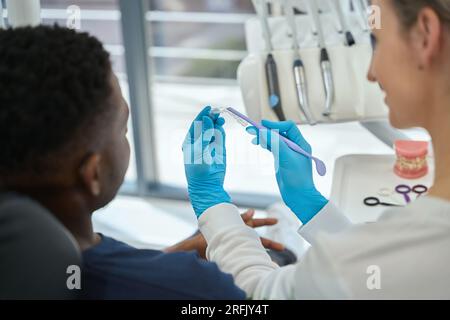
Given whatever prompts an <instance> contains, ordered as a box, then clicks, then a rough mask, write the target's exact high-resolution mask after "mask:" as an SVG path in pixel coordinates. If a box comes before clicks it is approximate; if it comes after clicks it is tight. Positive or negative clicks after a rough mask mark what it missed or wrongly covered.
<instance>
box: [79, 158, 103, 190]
mask: <svg viewBox="0 0 450 320" xmlns="http://www.w3.org/2000/svg"><path fill="white" fill-rule="evenodd" d="M100 172H101V156H100V155H99V154H97V153H93V154H91V155H89V156H88V157H87V158H86V159H85V160H84V161H83V163H82V165H81V169H80V175H81V181H82V184H83V186H84V187H85V189H86V191H87V192H88V193H89V194H91V195H92V196H95V197H96V196H99V195H100V193H101V182H100Z"/></svg>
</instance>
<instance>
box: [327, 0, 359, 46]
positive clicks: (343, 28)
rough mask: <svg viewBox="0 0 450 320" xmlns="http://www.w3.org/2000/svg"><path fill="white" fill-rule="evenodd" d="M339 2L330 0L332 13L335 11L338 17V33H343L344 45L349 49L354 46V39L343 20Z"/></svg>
mask: <svg viewBox="0 0 450 320" xmlns="http://www.w3.org/2000/svg"><path fill="white" fill-rule="evenodd" d="M339 1H340V0H331V3H332V5H333V8H334V11H336V15H337V16H338V21H339V24H340V32H339V33H343V32H345V43H346V45H347V46H349V47H351V46H353V45H355V44H356V42H355V38H354V37H353V34H352V32H351V31H350V28H349V26H348V24H347V22H346V20H345V19H344V13H343V12H342V7H341V4H340V2H339Z"/></svg>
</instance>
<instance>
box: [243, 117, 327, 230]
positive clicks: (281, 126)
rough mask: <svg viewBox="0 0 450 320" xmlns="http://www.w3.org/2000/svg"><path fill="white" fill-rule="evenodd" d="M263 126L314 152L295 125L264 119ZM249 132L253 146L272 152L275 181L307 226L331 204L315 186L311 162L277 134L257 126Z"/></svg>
mask: <svg viewBox="0 0 450 320" xmlns="http://www.w3.org/2000/svg"><path fill="white" fill-rule="evenodd" d="M262 125H263V126H264V127H266V128H268V129H271V130H278V132H279V133H280V134H281V135H283V136H285V137H287V138H288V139H290V140H292V141H293V142H295V143H297V144H298V145H299V146H300V147H301V148H302V149H303V150H305V151H306V152H308V153H311V146H310V145H309V144H308V142H306V140H305V139H304V138H303V136H302V134H301V133H300V130H299V129H298V128H297V126H296V124H295V123H294V122H292V121H285V122H271V121H267V120H263V121H262ZM247 132H249V133H250V134H253V135H256V136H257V137H256V138H254V139H253V141H252V143H253V144H259V145H261V146H262V147H263V148H265V149H267V150H269V151H271V152H272V154H273V156H274V160H275V171H276V179H277V183H278V187H279V189H280V192H281V196H282V198H283V201H284V202H285V203H286V205H287V206H288V207H289V208H290V209H291V210H292V212H294V214H295V215H296V216H297V217H298V218H299V219H300V221H301V222H302V223H303V224H306V223H308V222H309V221H310V220H311V219H312V218H313V217H314V216H315V215H316V214H317V213H318V212H319V211H320V210H322V208H323V207H324V206H325V205H326V204H327V203H328V200H327V199H326V198H325V197H323V196H322V194H320V192H319V191H317V189H316V187H315V186H314V181H313V174H312V172H313V171H312V161H311V160H310V159H308V158H306V157H305V156H303V155H301V154H298V153H297V152H295V151H293V150H292V149H290V148H289V146H288V145H287V144H286V143H285V142H284V141H283V140H282V139H280V137H279V136H278V135H277V134H275V133H273V132H271V131H270V130H266V129H262V130H260V131H259V130H258V129H257V128H255V127H248V128H247Z"/></svg>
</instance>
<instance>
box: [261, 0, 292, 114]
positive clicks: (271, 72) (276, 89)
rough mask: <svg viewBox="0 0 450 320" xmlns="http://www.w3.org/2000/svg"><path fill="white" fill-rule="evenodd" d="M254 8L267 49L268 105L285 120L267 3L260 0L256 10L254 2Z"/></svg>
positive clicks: (264, 0)
mask: <svg viewBox="0 0 450 320" xmlns="http://www.w3.org/2000/svg"><path fill="white" fill-rule="evenodd" d="M254 4H255V9H256V11H257V12H259V14H258V15H259V18H260V21H261V28H262V31H263V37H264V41H265V42H266V50H267V51H268V55H267V59H266V63H265V70H266V79H267V89H268V92H269V106H270V108H271V109H272V110H273V111H274V113H275V114H276V116H277V118H278V120H280V121H285V120H286V117H285V115H284V112H283V108H282V104H281V94H280V86H279V83H278V70H277V64H276V62H275V58H274V57H273V55H272V53H271V52H272V51H273V46H272V36H271V33H270V27H269V22H268V20H267V19H268V16H269V14H268V12H267V3H266V0H262V1H261V6H260V8H259V10H258V6H257V4H256V2H254Z"/></svg>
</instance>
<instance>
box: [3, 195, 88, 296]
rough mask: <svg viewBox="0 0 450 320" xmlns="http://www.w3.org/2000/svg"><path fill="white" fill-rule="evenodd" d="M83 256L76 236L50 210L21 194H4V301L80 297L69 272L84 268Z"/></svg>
mask: <svg viewBox="0 0 450 320" xmlns="http://www.w3.org/2000/svg"><path fill="white" fill-rule="evenodd" d="M80 257H81V256H80V252H79V249H78V246H77V244H76V242H75V240H74V238H73V237H72V235H71V234H70V233H69V232H68V231H67V230H66V229H65V227H64V226H63V225H62V224H61V223H60V222H59V221H58V220H57V219H56V218H54V217H53V216H52V215H51V214H50V212H48V210H46V209H45V208H43V207H42V206H41V205H39V204H38V203H36V202H35V201H33V200H31V199H29V198H26V197H23V196H21V195H18V194H15V193H2V194H0V300H3V299H74V298H76V292H75V291H77V290H69V289H68V287H67V284H66V283H67V279H68V277H69V276H71V274H72V273H69V274H68V273H66V271H67V268H68V266H70V265H77V266H80V263H81V258H80ZM80 267H81V266H80Z"/></svg>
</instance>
